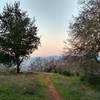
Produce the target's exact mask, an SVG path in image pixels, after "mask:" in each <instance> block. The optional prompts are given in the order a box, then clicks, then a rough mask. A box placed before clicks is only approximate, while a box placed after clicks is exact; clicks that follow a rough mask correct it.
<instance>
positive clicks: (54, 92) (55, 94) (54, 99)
mask: <svg viewBox="0 0 100 100" xmlns="http://www.w3.org/2000/svg"><path fill="white" fill-rule="evenodd" d="M44 78H45V80H46V81H47V84H48V90H49V94H50V96H51V97H52V100H61V98H60V96H59V93H58V92H57V90H56V89H55V87H54V85H53V83H52V80H51V79H50V76H49V74H48V73H45V74H44Z"/></svg>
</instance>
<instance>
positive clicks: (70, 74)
mask: <svg viewBox="0 0 100 100" xmlns="http://www.w3.org/2000/svg"><path fill="white" fill-rule="evenodd" d="M62 74H63V75H66V76H73V73H71V72H70V71H66V70H65V71H63V73H62Z"/></svg>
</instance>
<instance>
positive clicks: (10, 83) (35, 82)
mask: <svg viewBox="0 0 100 100" xmlns="http://www.w3.org/2000/svg"><path fill="white" fill-rule="evenodd" d="M44 75H45V74H43V73H34V74H20V75H17V74H5V75H4V74H1V75H0V100H52V99H51V96H50V94H49V91H48V83H47V81H46V80H45V78H44ZM48 75H49V76H50V79H51V81H52V83H53V85H54V86H55V88H56V90H57V91H58V93H59V95H60V97H61V98H62V100H100V91H97V90H95V89H93V88H92V87H91V86H89V85H87V84H85V83H82V82H80V79H79V77H75V76H72V77H65V76H62V75H59V74H48Z"/></svg>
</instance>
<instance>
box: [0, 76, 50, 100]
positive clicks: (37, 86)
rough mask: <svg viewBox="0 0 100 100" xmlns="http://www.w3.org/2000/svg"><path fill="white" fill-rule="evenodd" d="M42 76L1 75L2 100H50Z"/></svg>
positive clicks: (0, 92)
mask: <svg viewBox="0 0 100 100" xmlns="http://www.w3.org/2000/svg"><path fill="white" fill-rule="evenodd" d="M48 98H49V95H48V87H47V84H46V82H45V80H44V78H43V76H42V74H19V75H17V74H7V75H3V74H2V75H0V100H49V99H48Z"/></svg>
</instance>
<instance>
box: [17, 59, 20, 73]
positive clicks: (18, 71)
mask: <svg viewBox="0 0 100 100" xmlns="http://www.w3.org/2000/svg"><path fill="white" fill-rule="evenodd" d="M17 73H20V61H19V60H17Z"/></svg>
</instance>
